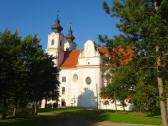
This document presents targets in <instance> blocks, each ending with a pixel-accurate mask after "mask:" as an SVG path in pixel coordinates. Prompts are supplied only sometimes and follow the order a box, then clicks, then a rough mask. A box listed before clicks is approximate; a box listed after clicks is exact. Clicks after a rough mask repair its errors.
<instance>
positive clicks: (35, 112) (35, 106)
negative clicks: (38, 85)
mask: <svg viewBox="0 0 168 126" xmlns="http://www.w3.org/2000/svg"><path fill="white" fill-rule="evenodd" d="M34 114H35V115H37V101H35V102H34Z"/></svg>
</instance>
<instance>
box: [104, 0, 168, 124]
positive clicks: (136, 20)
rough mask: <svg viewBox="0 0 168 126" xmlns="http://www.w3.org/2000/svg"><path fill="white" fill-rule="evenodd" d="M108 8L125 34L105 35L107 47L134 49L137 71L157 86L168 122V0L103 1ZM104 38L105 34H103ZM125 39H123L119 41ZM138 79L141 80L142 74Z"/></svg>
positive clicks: (107, 10) (167, 122)
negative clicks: (109, 2)
mask: <svg viewBox="0 0 168 126" xmlns="http://www.w3.org/2000/svg"><path fill="white" fill-rule="evenodd" d="M103 6H104V9H105V11H106V12H107V13H108V14H109V15H110V16H113V17H117V18H119V19H120V22H119V23H118V24H117V27H118V28H119V30H120V31H121V33H122V35H119V36H117V37H115V38H114V39H112V40H109V39H107V37H104V38H106V39H103V41H104V42H106V43H107V47H108V48H113V47H115V46H119V47H122V48H125V47H128V46H129V47H130V48H132V49H133V50H134V52H135V58H134V60H133V61H134V62H135V64H136V66H137V67H138V69H137V68H136V69H137V70H138V71H137V72H138V73H143V74H142V77H143V78H148V75H149V72H148V71H150V74H153V75H152V76H151V77H152V78H151V79H152V80H154V81H151V82H150V81H149V80H150V79H149V80H148V79H147V80H148V81H146V80H145V81H144V80H142V81H143V82H148V83H151V84H150V85H151V86H152V85H153V86H155V83H153V82H156V84H157V86H158V92H159V93H158V94H159V98H160V100H159V101H160V110H161V117H162V125H163V126H167V125H168V118H167V113H166V104H168V103H166V93H165V92H166V84H165V83H166V80H167V65H168V62H167V60H168V56H167V50H168V19H167V17H168V9H167V8H168V0H113V3H112V7H110V6H109V4H108V3H107V2H104V3H103ZM101 38H103V37H101ZM120 40H123V41H120ZM138 80H141V79H140V78H139V79H138Z"/></svg>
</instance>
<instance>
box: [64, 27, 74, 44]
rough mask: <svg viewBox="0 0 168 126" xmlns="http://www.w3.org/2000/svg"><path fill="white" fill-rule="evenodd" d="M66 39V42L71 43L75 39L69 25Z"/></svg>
mask: <svg viewBox="0 0 168 126" xmlns="http://www.w3.org/2000/svg"><path fill="white" fill-rule="evenodd" d="M66 39H67V41H68V42H73V40H74V39H75V37H74V36H73V31H72V28H71V25H70V27H69V31H68V34H67V36H66Z"/></svg>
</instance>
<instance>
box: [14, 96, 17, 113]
mask: <svg viewBox="0 0 168 126" xmlns="http://www.w3.org/2000/svg"><path fill="white" fill-rule="evenodd" d="M16 109H17V98H15V104H14V108H13V116H16Z"/></svg>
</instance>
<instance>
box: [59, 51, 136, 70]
mask: <svg viewBox="0 0 168 126" xmlns="http://www.w3.org/2000/svg"><path fill="white" fill-rule="evenodd" d="M98 50H99V52H100V54H101V55H111V57H113V58H116V57H119V56H121V60H120V64H121V65H122V64H128V62H129V61H130V60H132V58H133V57H134V52H133V50H132V49H131V48H127V49H126V50H125V49H123V48H114V49H113V50H112V51H110V52H109V50H108V49H107V48H99V49H98ZM80 52H81V50H72V51H66V52H65V55H64V61H63V64H62V65H61V68H74V67H76V65H77V64H78V57H79V54H80Z"/></svg>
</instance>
